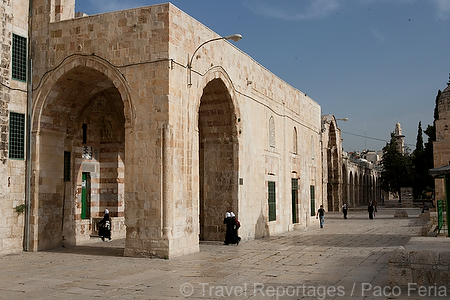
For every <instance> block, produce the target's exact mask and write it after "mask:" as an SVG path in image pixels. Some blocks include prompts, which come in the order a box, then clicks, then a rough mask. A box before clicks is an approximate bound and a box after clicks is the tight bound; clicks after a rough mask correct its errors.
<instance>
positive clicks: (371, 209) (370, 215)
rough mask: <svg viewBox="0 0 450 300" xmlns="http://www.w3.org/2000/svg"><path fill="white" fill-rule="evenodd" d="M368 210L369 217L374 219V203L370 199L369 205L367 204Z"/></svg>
mask: <svg viewBox="0 0 450 300" xmlns="http://www.w3.org/2000/svg"><path fill="white" fill-rule="evenodd" d="M367 211H368V212H369V219H370V220H372V219H373V203H372V201H369V205H368V206H367Z"/></svg>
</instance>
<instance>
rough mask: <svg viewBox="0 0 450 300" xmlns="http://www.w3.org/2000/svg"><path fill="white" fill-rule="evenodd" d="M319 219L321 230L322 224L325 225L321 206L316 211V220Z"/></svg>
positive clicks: (323, 211)
mask: <svg viewBox="0 0 450 300" xmlns="http://www.w3.org/2000/svg"><path fill="white" fill-rule="evenodd" d="M318 218H320V228H323V223H325V210H324V209H323V205H321V206H320V208H319V209H318V210H317V214H316V219H318Z"/></svg>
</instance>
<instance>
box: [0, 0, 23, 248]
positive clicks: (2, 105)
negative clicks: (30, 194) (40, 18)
mask: <svg viewBox="0 0 450 300" xmlns="http://www.w3.org/2000/svg"><path fill="white" fill-rule="evenodd" d="M0 18H1V20H0V35H1V38H0V43H1V45H0V74H1V75H0V78H1V79H0V128H1V129H0V132H1V135H0V137H1V138H0V174H2V176H1V180H0V219H1V222H0V253H11V252H17V251H21V250H22V248H23V245H22V241H23V239H22V237H23V233H24V220H25V219H24V214H23V213H22V212H23V210H24V209H25V207H24V198H25V164H26V160H25V135H24V134H25V126H26V116H27V89H28V86H27V70H26V66H27V63H26V61H27V40H28V1H20V0H18V1H2V4H1V5H0ZM13 47H14V50H13ZM16 210H17V211H16Z"/></svg>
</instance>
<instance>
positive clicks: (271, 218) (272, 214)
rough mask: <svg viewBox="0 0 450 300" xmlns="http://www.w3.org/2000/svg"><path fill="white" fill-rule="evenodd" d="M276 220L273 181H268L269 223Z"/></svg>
mask: <svg viewBox="0 0 450 300" xmlns="http://www.w3.org/2000/svg"><path fill="white" fill-rule="evenodd" d="M276 219H277V203H276V199H275V181H269V221H275V220H276Z"/></svg>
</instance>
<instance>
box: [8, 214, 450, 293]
mask: <svg viewBox="0 0 450 300" xmlns="http://www.w3.org/2000/svg"><path fill="white" fill-rule="evenodd" d="M406 210H407V211H408V216H409V217H408V218H394V212H395V208H392V209H390V208H383V207H379V208H378V213H377V215H376V217H375V219H373V220H369V219H368V215H367V213H366V212H365V211H364V209H360V210H351V211H350V212H349V216H348V219H347V220H345V219H343V217H342V214H340V213H326V216H325V218H326V221H325V226H324V228H323V229H320V228H318V226H317V227H313V228H309V229H302V230H298V231H294V232H289V233H285V234H283V235H278V236H272V237H267V238H264V239H259V240H253V241H248V242H242V243H240V244H239V246H236V245H228V246H225V245H222V243H218V242H202V243H201V245H200V249H201V252H199V253H195V254H190V255H186V256H182V257H177V258H173V259H170V260H164V259H149V258H131V257H123V248H124V240H116V241H112V242H111V243H103V242H98V243H94V244H90V245H88V246H78V247H71V248H60V249H54V250H51V251H44V252H29V253H26V252H24V253H19V254H12V255H6V256H3V257H0V266H1V268H0V299H167V300H170V299H192V300H198V299H203V300H204V299H250V300H257V299H321V300H323V299H449V298H450V297H449V296H448V292H449V291H447V295H445V297H444V296H442V295H434V294H433V293H430V292H429V293H427V294H426V297H425V296H424V295H422V294H420V293H418V292H417V291H414V290H410V291H407V290H397V289H396V288H395V287H390V286H389V265H388V260H389V254H390V253H391V252H392V251H393V250H395V249H397V248H398V247H399V246H405V245H406V244H407V243H408V241H409V240H410V238H411V237H414V236H419V235H420V233H421V227H422V225H423V223H424V221H423V220H422V219H421V218H419V214H420V209H406Z"/></svg>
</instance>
